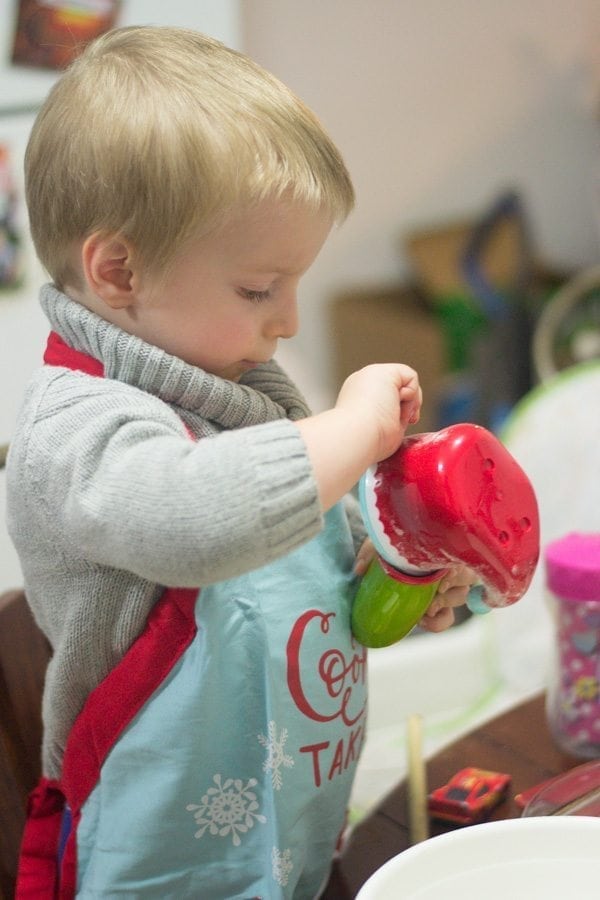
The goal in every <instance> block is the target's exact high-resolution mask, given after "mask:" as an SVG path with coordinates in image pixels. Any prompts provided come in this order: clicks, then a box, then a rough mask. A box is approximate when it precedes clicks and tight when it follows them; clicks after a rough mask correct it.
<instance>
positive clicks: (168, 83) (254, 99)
mask: <svg viewBox="0 0 600 900" xmlns="http://www.w3.org/2000/svg"><path fill="white" fill-rule="evenodd" d="M25 178H26V196H27V206H28V210H29V218H30V225H31V231H32V236H33V240H34V244H35V247H36V251H37V253H38V256H39V258H40V260H41V262H42V264H43V265H44V266H45V268H46V269H47V270H48V273H49V274H50V276H51V277H52V278H53V280H54V281H55V282H56V284H57V285H58V286H59V287H64V285H65V284H74V285H75V284H77V281H78V279H79V274H78V272H75V271H73V268H74V267H73V263H72V250H73V246H74V243H75V242H76V241H77V240H79V239H81V238H84V237H85V236H87V235H89V234H93V233H95V232H104V233H107V234H119V235H121V236H122V237H124V238H126V239H127V240H128V241H129V242H130V243H131V245H132V246H133V248H134V252H135V253H136V255H137V259H138V262H140V263H141V264H142V266H144V267H147V268H148V270H151V271H154V272H157V271H160V269H161V268H164V267H167V266H168V265H169V263H170V262H172V260H173V258H174V256H175V254H176V252H177V250H178V248H179V247H180V246H181V244H182V243H183V242H184V241H185V240H187V239H188V238H189V237H191V236H192V235H195V234H197V233H199V234H201V233H208V232H209V231H211V230H213V229H215V228H216V227H218V225H219V222H220V221H222V219H223V217H224V215H226V213H227V212H228V211H230V210H232V209H236V208H237V207H239V206H250V205H253V204H255V203H258V202H260V201H261V200H263V199H266V198H268V197H280V196H283V195H284V194H285V196H286V197H290V198H291V199H292V200H293V201H299V202H302V203H306V204H308V205H310V206H314V207H316V208H323V209H324V210H326V211H327V212H328V213H329V214H330V215H331V217H332V219H333V220H334V221H336V222H339V221H342V220H343V219H344V218H345V217H346V216H347V215H348V213H349V212H350V210H351V209H352V206H353V203H354V192H353V188H352V183H351V181H350V177H349V175H348V172H347V170H346V167H345V165H344V163H343V160H342V158H341V156H340V154H339V152H338V150H337V149H336V147H335V146H334V144H333V142H332V141H331V139H330V138H329V137H328V136H327V134H326V133H325V132H324V130H323V128H322V126H321V125H320V123H319V122H318V120H317V118H316V117H315V115H314V114H313V113H312V112H311V111H310V110H309V109H308V108H307V107H306V106H305V105H304V104H303V103H302V102H301V101H300V100H299V99H298V98H297V97H296V96H295V95H294V94H293V93H292V92H291V91H290V90H288V88H286V87H285V86H284V85H283V84H282V83H281V82H279V81H278V80H277V79H276V78H274V77H273V76H272V75H270V74H269V73H268V72H266V71H265V70H264V69H262V68H261V67H260V66H258V65H257V64H256V63H254V62H253V61H252V60H250V59H248V57H246V56H244V55H243V54H241V53H238V52H237V51H235V50H232V49H230V48H228V47H226V46H225V45H223V44H221V43H220V42H219V41H216V40H213V39H212V38H209V37H206V36H205V35H202V34H199V33H197V32H194V31H189V30H186V29H179V28H168V27H151V26H147V27H146V26H144V27H136V28H120V29H116V30H114V31H111V32H108V33H107V34H106V35H104V36H103V37H101V38H99V39H98V40H97V41H94V42H93V43H92V44H91V45H90V46H89V47H88V48H87V49H86V50H85V51H84V52H83V54H82V55H81V56H80V57H79V58H78V59H77V60H76V61H75V62H74V63H73V64H72V65H71V66H70V67H69V69H67V71H66V72H65V74H64V75H63V76H62V78H61V79H60V80H59V81H58V82H57V83H56V84H55V85H54V87H53V88H52V90H51V91H50V93H49V95H48V98H47V100H46V102H45V103H44V106H43V107H42V109H41V111H40V113H39V115H38V117H37V119H36V122H35V124H34V126H33V130H32V133H31V137H30V140H29V144H28V147H27V152H26V156H25Z"/></svg>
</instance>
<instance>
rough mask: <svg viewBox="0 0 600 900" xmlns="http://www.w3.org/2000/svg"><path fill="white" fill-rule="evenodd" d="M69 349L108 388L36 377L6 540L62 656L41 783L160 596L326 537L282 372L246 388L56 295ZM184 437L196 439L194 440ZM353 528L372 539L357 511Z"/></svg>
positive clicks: (55, 376) (294, 401)
mask: <svg viewBox="0 0 600 900" xmlns="http://www.w3.org/2000/svg"><path fill="white" fill-rule="evenodd" d="M41 303H42V306H43V309H44V311H45V313H46V315H47V317H48V319H49V320H50V324H51V327H52V329H53V330H54V331H56V332H58V334H59V335H60V336H61V337H62V338H63V340H64V341H65V342H66V343H67V344H68V345H69V346H71V347H73V348H74V349H76V350H80V351H82V352H84V353H86V354H88V355H90V356H92V357H94V358H95V359H98V360H101V361H102V363H103V364H104V372H105V377H104V378H96V377H93V376H91V375H87V374H84V373H81V372H74V371H71V370H68V369H65V368H62V367H52V366H45V367H43V368H41V369H40V370H39V371H38V372H37V373H36V374H35V375H34V376H33V379H32V380H31V383H30V384H29V387H28V390H27V393H26V396H25V399H24V404H23V407H22V410H21V413H20V417H19V420H18V423H17V426H16V432H15V435H14V438H13V440H12V441H11V449H10V453H9V458H8V464H7V486H8V504H7V506H8V526H9V531H10V534H11V537H12V539H13V541H14V544H15V546H16V549H17V551H18V554H19V557H20V560H21V564H22V568H23V573H24V578H25V589H26V592H27V597H28V600H29V603H30V604H31V607H32V609H33V612H34V615H35V617H36V619H37V621H38V623H39V625H40V626H41V628H42V629H43V630H44V632H45V633H46V635H47V636H48V638H49V640H50V642H51V644H52V647H53V650H54V654H53V657H52V661H51V663H50V666H49V669H48V674H47V679H46V687H45V692H44V708H43V715H44V725H45V739H44V749H43V770H44V773H45V774H46V775H47V776H49V777H53V778H57V777H60V770H61V761H62V755H63V751H64V747H65V741H66V737H67V735H68V733H69V730H70V728H71V726H72V724H73V721H74V719H75V717H76V716H77V714H78V713H79V711H80V710H81V708H82V705H83V703H84V701H85V698H86V697H87V695H88V694H89V693H90V691H92V690H93V689H94V688H95V687H96V686H97V685H98V684H99V682H100V681H101V680H102V679H103V678H104V677H105V676H106V675H107V674H108V672H110V671H111V669H112V668H113V667H114V666H115V665H116V664H117V663H118V662H119V661H120V659H121V658H122V657H123V655H124V654H125V652H126V651H127V649H128V648H129V647H130V646H131V644H132V642H133V641H134V639H135V638H136V637H137V636H138V635H139V634H140V632H141V631H142V630H143V627H144V624H145V621H146V618H147V616H148V614H149V612H150V610H151V608H152V606H153V604H154V603H155V602H156V600H157V599H158V598H159V597H160V595H161V593H162V591H163V588H164V587H165V586H169V587H170V586H179V587H196V586H198V587H199V586H202V585H207V584H211V583H214V582H217V581H221V580H223V579H226V578H231V577H234V576H236V575H239V574H241V573H243V572H247V571H249V570H251V569H254V568H257V567H259V566H262V565H264V564H266V563H268V562H270V561H272V560H274V559H277V558H279V557H281V556H283V555H285V554H286V553H289V552H290V551H292V550H294V549H295V548H297V547H298V546H300V545H301V544H303V543H304V542H306V541H308V540H310V539H311V538H312V537H314V535H316V534H317V532H318V531H319V530H320V528H321V527H322V515H321V509H320V505H319V500H318V496H317V488H316V484H315V480H314V477H313V473H312V470H311V466H310V463H309V460H308V457H307V453H306V448H305V446H304V443H303V441H302V438H301V436H300V432H299V431H298V429H297V427H296V426H295V425H294V420H297V419H300V418H302V417H304V416H306V415H308V414H309V410H308V408H307V406H306V403H305V401H304V400H303V398H302V397H301V395H300V394H299V393H298V391H297V389H296V388H295V386H294V385H293V384H292V383H291V382H290V381H289V379H288V378H287V376H286V375H285V374H284V373H283V371H282V370H281V369H280V368H279V367H278V366H277V364H276V363H275V362H270V363H268V364H266V365H263V366H260V367H258V368H257V369H255V370H253V371H252V372H249V373H248V374H247V375H246V376H244V378H243V379H242V381H241V382H240V383H239V384H236V383H233V382H229V381H225V380H223V379H220V378H217V377H215V376H213V375H208V374H207V373H205V372H203V371H202V370H200V369H197V368H195V367H193V366H190V365H188V364H187V363H184V362H182V361H181V360H179V359H177V358H175V357H172V356H169V355H168V354H167V353H165V352H164V351H162V350H160V349H158V348H156V347H153V346H150V345H148V344H146V343H145V342H143V341H141V340H140V339H139V338H136V337H133V336H131V335H129V334H126V333H125V332H123V331H121V330H120V329H119V328H117V327H115V326H113V325H111V324H109V323H107V322H105V321H104V320H103V319H101V318H99V317H98V316H96V315H94V314H93V313H91V312H89V311H88V310H87V309H85V308H83V307H82V306H80V305H79V304H77V303H75V302H74V301H73V300H70V299H69V298H68V297H66V296H65V295H63V294H61V293H60V292H58V291H57V290H56V289H55V288H54V287H52V286H50V285H48V286H46V287H45V288H43V290H42V295H41ZM186 426H187V429H189V430H190V431H191V432H193V434H194V435H195V436H196V437H197V438H201V439H202V438H210V439H209V440H198V442H193V441H192V440H190V437H189V434H188V431H187V430H186ZM351 518H352V521H351V525H352V527H353V534H354V536H355V543H356V544H358V542H359V541H360V540H362V538H363V536H364V531H363V530H362V528H361V526H360V524H359V520H358V516H357V514H356V511H355V510H353V512H352V516H351Z"/></svg>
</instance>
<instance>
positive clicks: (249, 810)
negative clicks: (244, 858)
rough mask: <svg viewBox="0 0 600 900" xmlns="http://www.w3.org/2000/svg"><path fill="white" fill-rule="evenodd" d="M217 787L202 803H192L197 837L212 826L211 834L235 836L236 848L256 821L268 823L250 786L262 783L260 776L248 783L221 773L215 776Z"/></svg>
mask: <svg viewBox="0 0 600 900" xmlns="http://www.w3.org/2000/svg"><path fill="white" fill-rule="evenodd" d="M213 781H214V783H215V785H216V787H209V789H208V790H207V792H206V794H204V796H203V797H202V799H201V801H200V804H199V805H197V804H195V803H190V804H188V805H187V806H186V809H187V810H188V812H193V813H194V819H195V820H196V825H199V826H200V828H199V829H198V831H197V832H196V833H195V835H194V837H196V838H201V837H202V836H203V834H204V832H205V831H206V829H207V828H208V830H209V832H210V834H218V835H219V837H227V836H228V835H231V840H232V841H233V844H234V846H235V847H239V845H240V843H241V841H240V834H245V833H246V832H247V831H248V829H250V828H252V827H253V825H254V823H255V822H261V823H263V824H264V823H265V822H266V821H267V820H266V818H265V816H263V815H261V814H260V813H259V812H258V811H257V810H258V808H259V806H258V801H257V799H256V794H255V793H254V791H252V790H250V788H253V787H256V785H257V784H258V782H257V780H256V778H250V779H249V781H248V783H247V784H246V785H244V783H243V782H242V780H241V778H235V779H234V778H228V779H227V780H226V781H224V782H223V781H222V778H221V775H213Z"/></svg>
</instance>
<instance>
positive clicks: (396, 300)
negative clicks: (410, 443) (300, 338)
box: [330, 286, 447, 432]
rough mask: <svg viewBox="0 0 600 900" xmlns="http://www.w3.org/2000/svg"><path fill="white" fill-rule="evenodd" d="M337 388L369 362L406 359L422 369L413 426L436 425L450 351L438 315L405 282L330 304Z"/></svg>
mask: <svg viewBox="0 0 600 900" xmlns="http://www.w3.org/2000/svg"><path fill="white" fill-rule="evenodd" d="M330 328H331V336H332V340H331V346H332V348H333V353H334V378H335V383H336V384H335V386H336V389H339V388H340V387H341V384H342V382H343V381H344V379H345V378H347V376H348V375H350V374H351V373H352V372H355V371H356V370H357V369H360V368H362V367H363V366H366V365H369V364H370V363H382V362H403V363H407V364H408V365H409V366H412V367H413V369H416V370H417V372H418V373H419V379H420V382H421V387H422V389H423V409H422V413H421V421H420V422H419V423H418V425H417V426H416V427H414V428H411V429H410V430H411V431H412V432H415V431H433V430H435V428H436V406H437V403H436V400H437V395H438V392H439V389H440V387H441V384H442V381H443V378H444V375H445V374H446V371H447V366H446V350H445V344H444V338H443V335H442V333H441V330H440V327H439V324H438V321H437V319H436V317H435V314H434V313H433V312H432V311H431V310H430V309H428V308H427V307H426V305H425V304H424V303H423V301H422V300H421V299H420V298H419V297H418V295H417V294H416V293H415V292H414V291H411V290H410V289H409V288H407V287H405V286H399V287H396V288H384V289H378V288H377V287H374V288H373V289H371V290H369V289H365V290H360V291H349V292H347V293H344V294H341V295H340V296H338V297H335V298H334V299H333V300H332V302H331V304H330Z"/></svg>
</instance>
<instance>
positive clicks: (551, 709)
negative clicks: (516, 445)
mask: <svg viewBox="0 0 600 900" xmlns="http://www.w3.org/2000/svg"><path fill="white" fill-rule="evenodd" d="M545 564H546V587H547V593H548V601H549V604H550V608H551V610H552V614H553V619H554V630H555V633H554V654H553V655H554V658H553V664H552V669H551V677H550V681H549V684H548V691H547V701H546V713H547V717H548V725H549V728H550V731H551V732H552V735H553V737H554V739H555V741H556V743H557V744H558V746H559V747H560V748H561V749H562V750H564V751H565V752H566V753H569V754H572V755H573V756H578V757H583V758H587V759H593V758H596V757H600V534H578V533H573V534H568V535H566V536H565V537H563V538H561V539H560V540H557V541H554V542H553V543H551V544H549V545H548V546H547V548H546V552H545Z"/></svg>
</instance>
